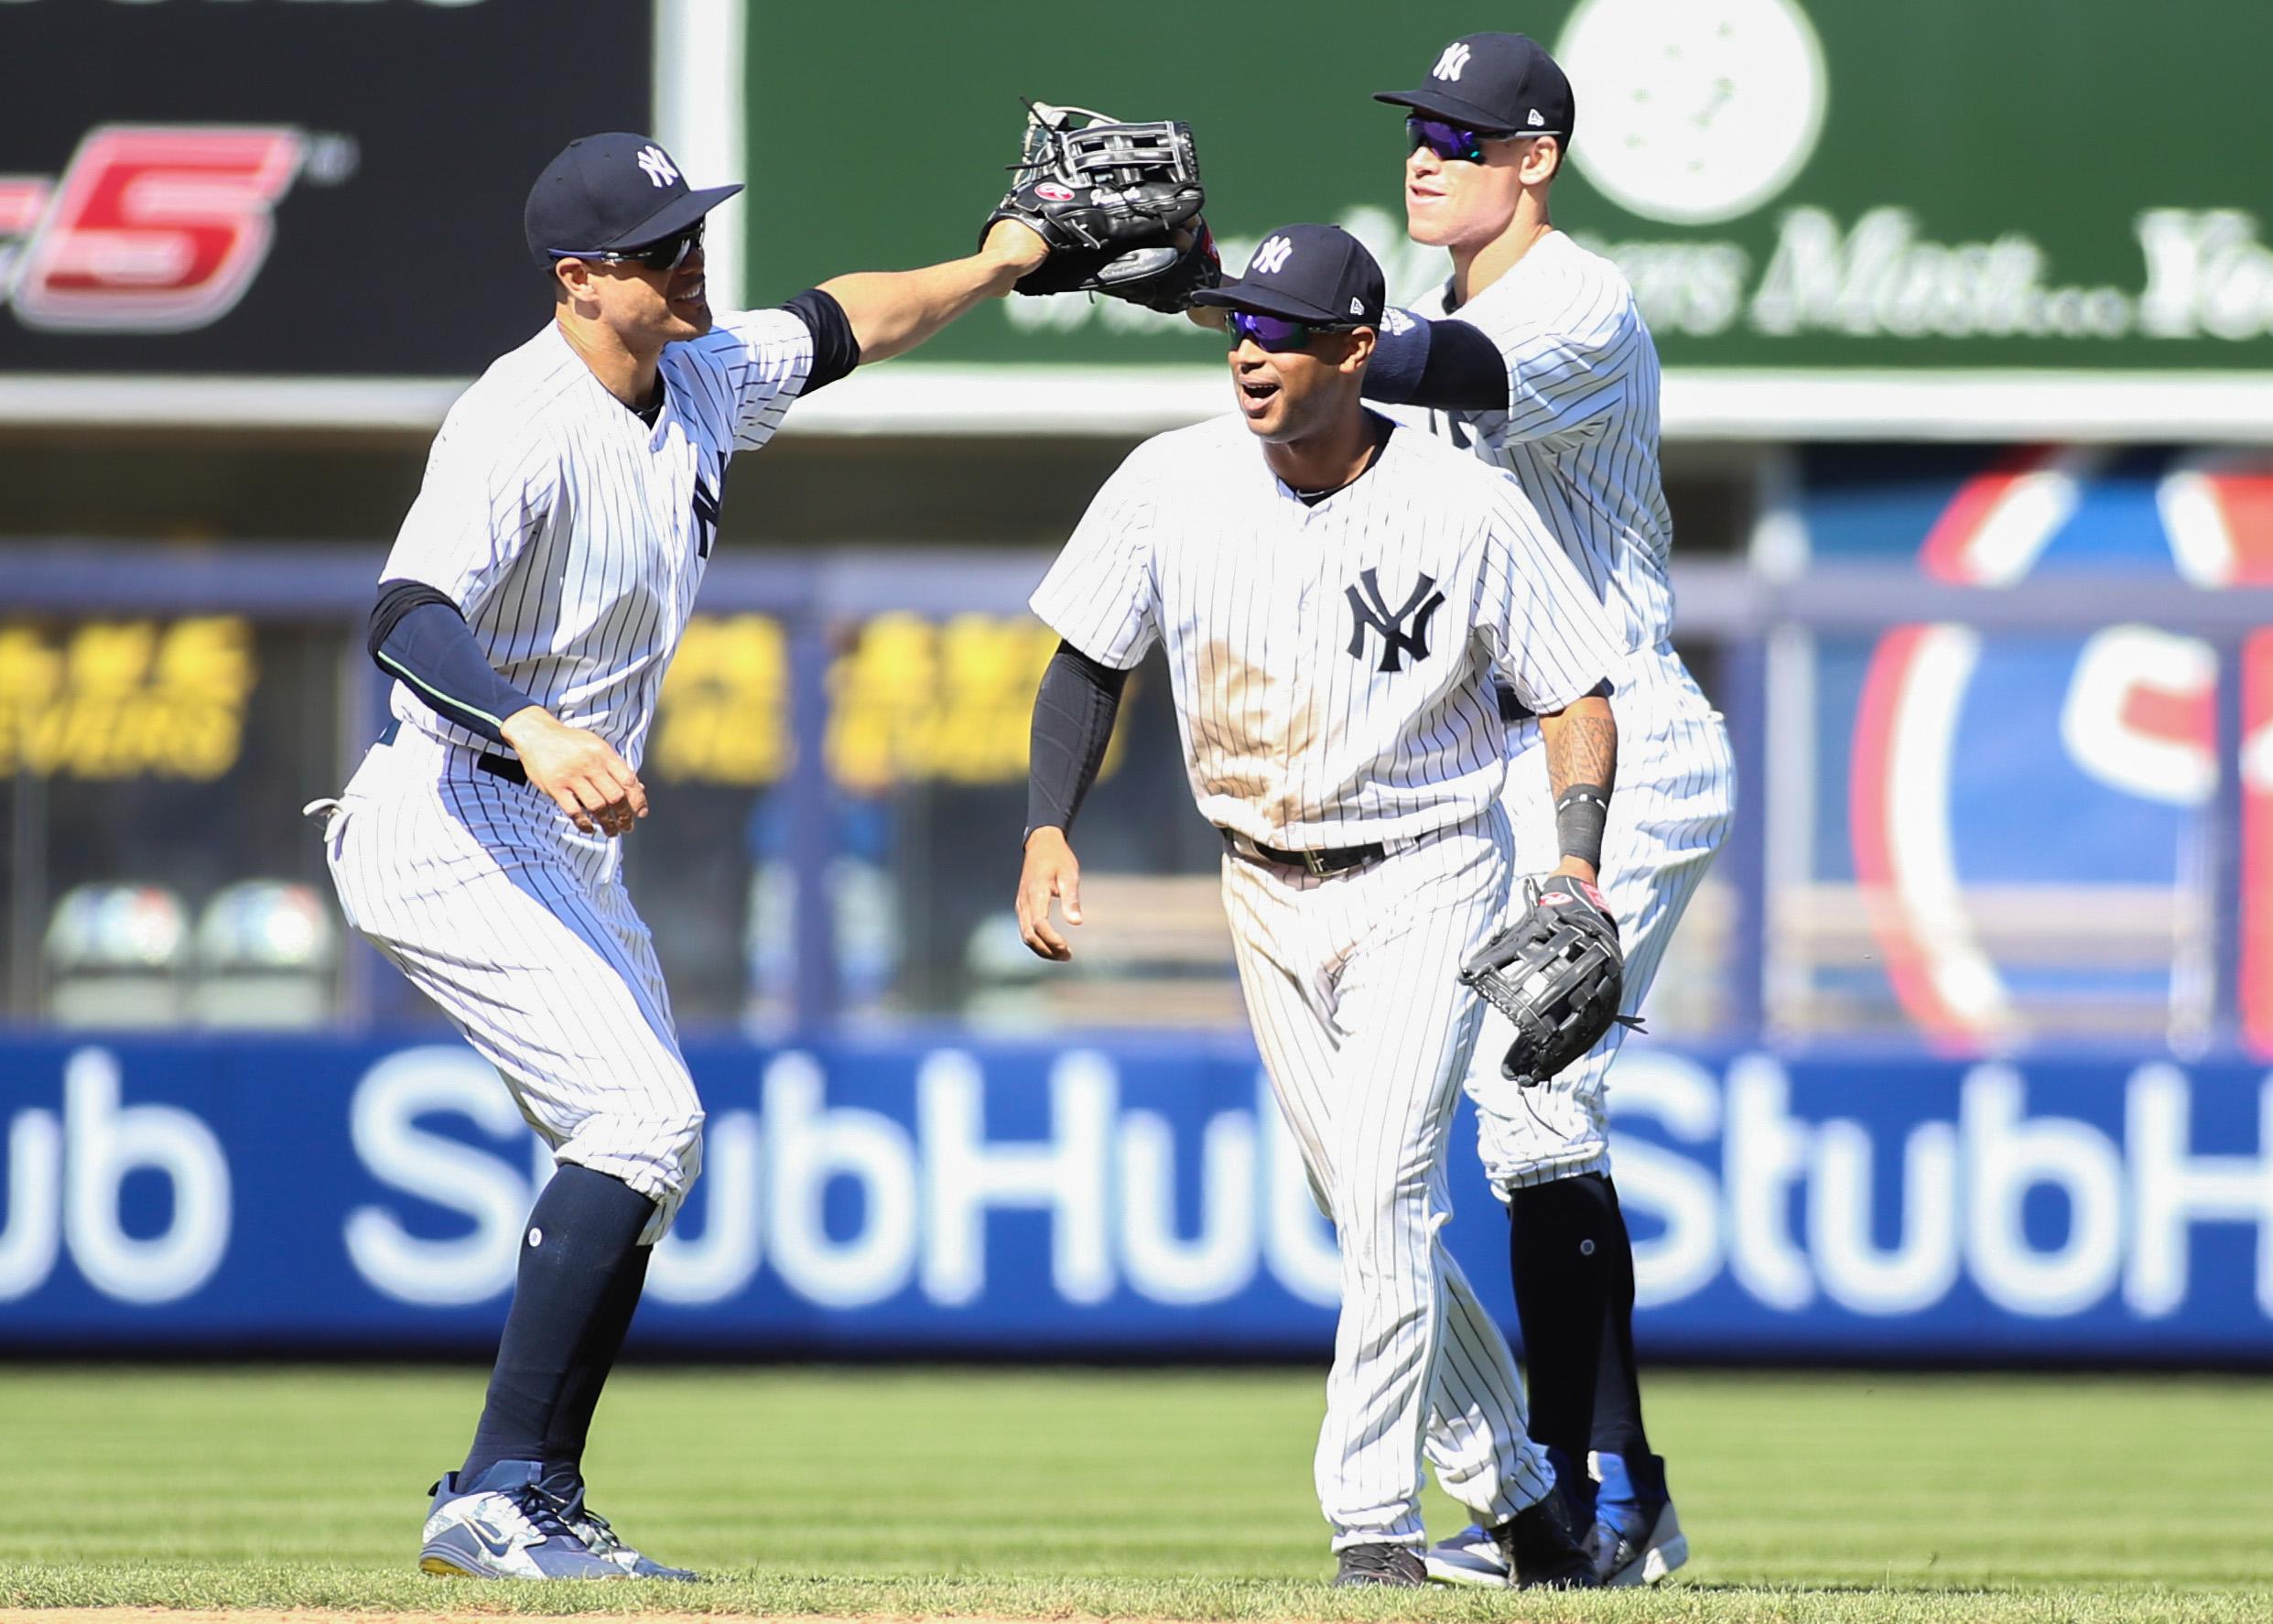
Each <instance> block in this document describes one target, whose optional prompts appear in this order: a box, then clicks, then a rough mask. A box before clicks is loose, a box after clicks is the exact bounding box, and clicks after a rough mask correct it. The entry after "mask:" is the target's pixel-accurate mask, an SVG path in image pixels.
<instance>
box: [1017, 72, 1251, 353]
mask: <svg viewBox="0 0 2273 1624" xmlns="http://www.w3.org/2000/svg"><path fill="white" fill-rule="evenodd" d="M1026 105H1027V118H1026V138H1025V144H1024V146H1023V149H1022V151H1021V153H1020V155H1019V161H1018V162H1017V163H1016V164H1013V165H1012V170H1013V171H1014V172H1015V173H1016V176H1017V180H1016V183H1015V184H1014V185H1012V188H1011V189H1010V190H1009V191H1007V192H1005V193H1004V194H1003V197H1002V200H1001V202H1000V203H998V204H996V205H995V209H994V212H993V213H991V214H990V215H988V216H987V222H986V225H985V226H984V227H982V228H981V230H980V236H981V237H982V238H983V237H984V236H985V235H986V233H987V231H989V230H991V229H992V227H993V225H994V223H995V222H997V221H998V220H1015V221H1017V222H1020V223H1021V224H1023V225H1025V226H1028V227H1030V228H1031V229H1032V230H1033V231H1034V233H1036V234H1037V235H1039V236H1040V237H1041V239H1042V240H1043V241H1044V243H1046V244H1049V248H1050V257H1049V258H1048V259H1046V260H1044V262H1043V263H1042V264H1041V265H1039V266H1038V267H1036V268H1035V269H1034V270H1032V271H1029V272H1027V273H1026V275H1025V276H1022V277H1020V278H1019V279H1018V283H1017V287H1018V291H1019V292H1021V293H1024V294H1049V293H1102V294H1106V295H1109V296H1110V297H1111V298H1120V299H1126V300H1128V301H1129V302H1131V303H1132V304H1140V305H1144V306H1147V307H1149V308H1150V309H1155V310H1164V311H1169V312H1174V311H1179V310H1182V309H1185V308H1186V307H1187V306H1189V305H1190V304H1191V302H1192V295H1194V294H1195V293H1197V292H1199V291H1200V290H1202V289H1203V288H1208V287H1215V286H1216V285H1217V283H1218V282H1219V281H1221V280H1222V278H1223V268H1222V264H1221V261H1220V260H1219V259H1218V256H1217V254H1216V244H1215V238H1214V236H1213V235H1212V234H1211V233H1209V232H1208V230H1207V222H1206V221H1204V220H1202V219H1201V218H1200V210H1201V208H1202V207H1203V206H1204V205H1205V204H1206V202H1207V192H1206V191H1205V190H1204V189H1202V187H1201V186H1200V179H1199V158H1198V156H1197V155H1196V153H1195V151H1194V150H1193V146H1192V130H1191V126H1190V125H1184V124H1174V123H1168V122H1159V123H1153V124H1122V123H1120V122H1118V121H1117V120H1113V119H1109V118H1107V117H1106V116H1105V115H1104V114H1100V113H1092V112H1090V111H1089V110H1088V109H1087V108H1084V107H1053V106H1051V105H1049V104H1048V103H1039V102H1030V103H1027V104H1026Z"/></svg>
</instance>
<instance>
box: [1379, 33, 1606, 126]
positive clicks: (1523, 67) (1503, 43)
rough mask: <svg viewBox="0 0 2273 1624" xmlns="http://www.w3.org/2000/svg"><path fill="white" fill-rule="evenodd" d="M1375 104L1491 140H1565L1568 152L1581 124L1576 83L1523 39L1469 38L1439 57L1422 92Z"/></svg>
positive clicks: (1394, 94) (1383, 96)
mask: <svg viewBox="0 0 2273 1624" xmlns="http://www.w3.org/2000/svg"><path fill="white" fill-rule="evenodd" d="M1373 99H1374V100H1375V101H1377V102H1390V103H1395V104H1396V105H1398V106H1402V107H1411V108H1413V109H1414V110H1415V111H1417V112H1419V113H1421V114H1424V115H1425V116H1427V117H1430V118H1438V119H1442V120H1444V121H1445V123H1446V124H1454V125H1461V126H1462V127H1463V128H1466V129H1471V130H1480V131H1483V132H1484V133H1486V134H1488V135H1560V136H1561V137H1562V138H1563V143H1564V146H1569V145H1570V140H1571V131H1572V128H1573V126H1574V125H1575V124H1576V123H1577V120H1578V109H1577V106H1576V104H1575V103H1574V102H1573V101H1572V99H1571V81H1569V80H1568V79H1566V78H1564V73H1563V70H1562V69H1561V68H1560V67H1558V66H1556V64H1555V60H1554V59H1553V57H1551V56H1549V55H1548V54H1547V52H1546V50H1545V49H1544V48H1543V47H1542V46H1541V45H1540V44H1539V42H1538V41H1537V40H1534V39H1532V38H1529V37H1527V36H1525V35H1521V34H1463V35H1462V36H1461V37H1460V38H1457V39H1456V40H1454V41H1453V42H1452V43H1451V44H1450V45H1447V46H1446V47H1445V49H1443V50H1442V51H1440V52H1438V53H1437V57H1436V63H1435V66H1434V67H1432V68H1431V69H1430V70H1429V75H1428V79H1427V81H1425V82H1423V84H1422V86H1421V88H1420V89H1418V90H1412V91H1379V92H1375V94H1374V97H1373Z"/></svg>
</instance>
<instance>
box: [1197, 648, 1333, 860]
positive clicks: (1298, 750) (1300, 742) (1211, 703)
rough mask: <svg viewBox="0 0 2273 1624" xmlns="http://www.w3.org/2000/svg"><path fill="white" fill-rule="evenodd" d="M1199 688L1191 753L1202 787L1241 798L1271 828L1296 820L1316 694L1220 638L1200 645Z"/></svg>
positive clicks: (1315, 731)
mask: <svg viewBox="0 0 2273 1624" xmlns="http://www.w3.org/2000/svg"><path fill="white" fill-rule="evenodd" d="M1198 687H1199V693H1200V706H1199V709H1198V710H1197V712H1196V714H1195V715H1194V717H1193V719H1192V752H1193V754H1194V755H1195V756H1196V758H1197V763H1196V764H1197V766H1198V769H1199V779H1200V782H1201V784H1203V785H1206V786H1207V790H1208V791H1209V793H1211V794H1214V795H1221V796H1230V797H1232V798H1233V799H1236V800H1241V801H1245V802H1246V803H1247V804H1248V805H1250V806H1251V807H1254V808H1255V809H1256V810H1258V811H1260V812H1261V813H1262V814H1263V816H1264V817H1266V818H1268V819H1269V820H1270V822H1271V825H1272V828H1286V827H1287V826H1288V825H1289V824H1291V823H1293V822H1295V821H1297V820H1298V819H1299V817H1301V816H1302V814H1303V811H1304V808H1303V807H1300V806H1299V805H1298V804H1297V803H1296V800H1295V794H1296V785H1297V784H1298V783H1299V782H1300V781H1301V779H1302V777H1303V776H1304V774H1302V771H1301V763H1304V758H1305V757H1306V756H1307V755H1308V754H1309V753H1310V752H1312V751H1313V750H1315V748H1316V747H1317V744H1318V739H1319V734H1320V731H1321V724H1320V717H1319V707H1318V705H1317V703H1316V696H1315V695H1310V694H1307V693H1306V692H1305V687H1304V685H1303V684H1301V683H1299V682H1297V681H1295V680H1294V679H1293V675H1292V674H1291V673H1285V672H1274V671H1272V670H1271V669H1270V668H1269V667H1268V666H1261V665H1258V664H1257V663H1255V662H1254V661H1252V660H1250V659H1249V658H1248V657H1247V655H1245V654H1244V653H1243V652H1241V651H1240V650H1239V649H1237V648H1234V647H1233V646H1232V645H1231V644H1229V643H1227V642H1225V641H1223V640H1222V639H1220V638H1216V639H1211V640H1210V641H1208V642H1207V643H1205V644H1202V645H1201V646H1200V652H1199V684H1198Z"/></svg>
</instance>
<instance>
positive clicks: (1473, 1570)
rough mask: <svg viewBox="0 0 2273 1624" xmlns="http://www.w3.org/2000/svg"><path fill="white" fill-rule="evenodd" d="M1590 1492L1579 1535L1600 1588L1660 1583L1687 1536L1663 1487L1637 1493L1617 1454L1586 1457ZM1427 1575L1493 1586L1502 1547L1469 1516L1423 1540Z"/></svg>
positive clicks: (1503, 1559)
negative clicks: (1589, 1512) (1586, 1522)
mask: <svg viewBox="0 0 2273 1624" xmlns="http://www.w3.org/2000/svg"><path fill="white" fill-rule="evenodd" d="M1645 1470H1646V1471H1648V1472H1649V1474H1650V1475H1651V1478H1653V1479H1654V1480H1655V1481H1657V1482H1658V1483H1660V1484H1661V1483H1662V1481H1663V1476H1664V1465H1663V1463H1662V1462H1661V1461H1659V1460H1656V1459H1655V1458H1654V1457H1653V1458H1652V1459H1651V1464H1650V1466H1649V1467H1646V1468H1645ZM1586 1472H1587V1477H1588V1478H1590V1479H1591V1481H1590V1482H1589V1483H1588V1484H1586V1486H1585V1487H1586V1488H1587V1489H1592V1490H1593V1491H1594V1492H1593V1494H1592V1495H1591V1497H1586V1496H1583V1495H1582V1497H1581V1498H1591V1499H1593V1501H1594V1510H1593V1518H1592V1526H1591V1527H1589V1528H1588V1529H1587V1531H1586V1536H1585V1538H1584V1539H1583V1540H1582V1541H1581V1542H1580V1543H1581V1545H1582V1546H1583V1547H1584V1549H1585V1550H1586V1555H1587V1557H1588V1559H1589V1560H1590V1561H1591V1562H1592V1563H1593V1564H1594V1570H1595V1577H1596V1579H1597V1582H1598V1583H1599V1584H1600V1585H1602V1586H1604V1587H1605V1588H1606V1589H1624V1588H1628V1587H1630V1586H1636V1585H1656V1584H1661V1583H1662V1582H1663V1581H1664V1580H1665V1579H1666V1578H1667V1577H1668V1576H1669V1575H1672V1572H1673V1570H1674V1569H1675V1568H1677V1567H1680V1566H1681V1565H1682V1564H1684V1563H1686V1562H1687V1561H1688V1560H1689V1538H1688V1536H1687V1535H1686V1534H1684V1533H1683V1532H1682V1531H1681V1518H1680V1517H1679V1516H1678V1515H1677V1514H1676V1513H1675V1512H1674V1510H1673V1502H1672V1499H1671V1498H1669V1497H1668V1496H1666V1495H1665V1494H1663V1493H1662V1492H1660V1493H1657V1494H1643V1493H1641V1492H1640V1491H1638V1490H1637V1489H1636V1488H1635V1486H1634V1480H1633V1475H1632V1474H1631V1473H1629V1471H1628V1470H1627V1467H1626V1463H1625V1462H1624V1461H1623V1460H1621V1459H1620V1458H1619V1457H1618V1456H1615V1455H1600V1454H1592V1455H1589V1456H1587V1457H1586ZM1422 1561H1423V1564H1425V1565H1426V1567H1427V1569H1428V1576H1429V1577H1430V1578H1432V1579H1434V1580H1435V1581H1436V1582H1437V1583H1438V1584H1440V1585H1480V1586H1487V1587H1489V1588H1492V1589H1498V1588H1499V1587H1500V1586H1504V1585H1506V1584H1507V1583H1508V1554H1507V1552H1506V1551H1505V1549H1503V1548H1502V1546H1501V1544H1500V1543H1499V1541H1498V1540H1497V1539H1495V1538H1493V1536H1492V1532H1491V1531H1490V1530H1489V1529H1487V1528H1484V1527H1482V1526H1481V1525H1480V1524H1477V1523H1470V1524H1469V1525H1468V1526H1467V1527H1466V1528H1464V1529H1462V1530H1461V1531H1460V1532H1458V1533H1456V1534H1454V1535H1453V1536H1452V1537H1451V1538H1450V1539H1447V1540H1442V1541H1439V1542H1438V1543H1436V1544H1434V1545H1432V1546H1430V1547H1429V1549H1428V1551H1427V1554H1425V1555H1424V1556H1423V1558H1422Z"/></svg>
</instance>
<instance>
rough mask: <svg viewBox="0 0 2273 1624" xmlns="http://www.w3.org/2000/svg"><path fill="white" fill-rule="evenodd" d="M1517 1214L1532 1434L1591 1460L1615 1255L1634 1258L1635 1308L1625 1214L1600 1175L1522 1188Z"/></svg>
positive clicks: (1511, 1209)
mask: <svg viewBox="0 0 2273 1624" xmlns="http://www.w3.org/2000/svg"><path fill="white" fill-rule="evenodd" d="M1508 1218H1509V1220H1510V1222H1509V1236H1508V1261H1509V1263H1510V1267H1511V1268H1512V1270H1513V1271H1514V1276H1515V1313H1516V1318H1517V1319H1518V1320H1519V1321H1520V1322H1521V1325H1522V1328H1523V1376H1524V1387H1525V1390H1526V1391H1527V1393H1528V1394H1529V1397H1530V1402H1531V1434H1532V1437H1533V1438H1534V1439H1536V1440H1537V1441H1538V1442H1539V1443H1540V1444H1541V1445H1543V1446H1545V1447H1547V1448H1550V1449H1553V1450H1555V1451H1557V1452H1558V1453H1559V1454H1560V1455H1561V1456H1563V1457H1564V1459H1566V1460H1569V1461H1573V1462H1582V1461H1584V1460H1585V1459H1586V1451H1587V1450H1588V1449H1589V1448H1591V1447H1593V1439H1594V1422H1595V1402H1596V1387H1597V1381H1598V1380H1599V1377H1600V1372H1601V1370H1602V1366H1603V1359H1604V1353H1603V1347H1602V1344H1603V1339H1604V1338H1603V1331H1604V1327H1605V1326H1606V1324H1607V1320H1608V1318H1609V1311H1610V1299H1611V1291H1612V1286H1613V1283H1614V1281H1615V1279H1616V1275H1615V1272H1614V1270H1613V1267H1612V1263H1611V1256H1612V1254H1613V1253H1618V1254H1621V1255H1626V1256H1627V1263H1626V1271H1627V1272H1626V1278H1627V1280H1628V1282H1629V1285H1628V1288H1627V1291H1628V1296H1627V1304H1628V1308H1629V1312H1630V1310H1631V1306H1632V1301H1633V1299H1632V1286H1631V1284H1630V1282H1631V1281H1632V1278H1633V1273H1632V1261H1631V1257H1630V1248H1629V1242H1628V1240H1627V1239H1626V1224H1625V1220H1624V1219H1623V1218H1621V1217H1620V1216H1619V1214H1618V1199H1617V1196H1615V1195H1614V1194H1613V1193H1612V1192H1611V1190H1610V1186H1609V1181H1608V1180H1607V1179H1606V1178H1603V1177H1601V1176H1600V1175H1594V1174H1580V1175H1576V1176H1575V1177H1572V1178H1558V1179H1552V1180H1550V1181H1548V1182H1547V1183H1545V1184H1542V1185H1528V1186H1523V1187H1522V1188H1520V1189H1517V1190H1515V1191H1513V1192H1512V1193H1511V1195H1510V1198H1509V1202H1508Z"/></svg>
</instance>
